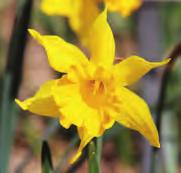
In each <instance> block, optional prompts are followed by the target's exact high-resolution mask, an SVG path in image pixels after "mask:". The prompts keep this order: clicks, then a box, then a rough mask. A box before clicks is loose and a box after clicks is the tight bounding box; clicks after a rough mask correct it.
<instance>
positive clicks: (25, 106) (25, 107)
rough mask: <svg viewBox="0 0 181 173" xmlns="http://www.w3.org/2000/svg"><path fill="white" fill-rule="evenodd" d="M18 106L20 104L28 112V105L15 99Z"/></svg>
mask: <svg viewBox="0 0 181 173" xmlns="http://www.w3.org/2000/svg"><path fill="white" fill-rule="evenodd" d="M15 102H16V104H18V105H19V106H20V107H21V108H22V109H23V110H27V109H28V107H27V105H26V104H24V103H23V102H22V101H20V100H18V99H15Z"/></svg>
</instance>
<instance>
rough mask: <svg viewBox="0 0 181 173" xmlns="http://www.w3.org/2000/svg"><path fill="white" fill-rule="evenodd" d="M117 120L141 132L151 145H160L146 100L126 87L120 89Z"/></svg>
mask: <svg viewBox="0 0 181 173" xmlns="http://www.w3.org/2000/svg"><path fill="white" fill-rule="evenodd" d="M117 94H118V100H119V101H118V103H119V105H117V107H116V108H115V110H116V111H117V116H116V117H115V119H116V121H117V122H119V123H121V124H122V125H124V126H126V127H128V128H131V129H134V130H136V131H138V132H140V133H141V134H142V135H143V136H144V137H145V138H146V139H147V140H148V141H149V142H150V144H151V145H153V146H155V147H160V143H159V136H158V131H157V129H156V126H155V124H154V122H153V119H152V117H151V114H150V110H149V108H148V106H147V104H146V103H145V101H144V100H143V99H142V98H140V97H139V96H137V95H136V94H134V93H133V92H131V91H129V90H128V89H126V88H123V87H122V88H119V89H118V93H117Z"/></svg>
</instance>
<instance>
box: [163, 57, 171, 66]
mask: <svg viewBox="0 0 181 173" xmlns="http://www.w3.org/2000/svg"><path fill="white" fill-rule="evenodd" d="M170 60H171V58H166V59H164V60H163V65H165V64H168V63H169V62H170Z"/></svg>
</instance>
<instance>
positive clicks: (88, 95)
mask: <svg viewBox="0 0 181 173" xmlns="http://www.w3.org/2000/svg"><path fill="white" fill-rule="evenodd" d="M80 92H81V93H82V98H83V99H84V101H85V102H86V103H87V104H88V105H89V106H91V107H95V108H97V107H99V106H101V105H102V104H104V103H105V100H106V86H105V84H104V82H103V81H101V80H88V81H85V82H83V84H82V85H81V87H80Z"/></svg>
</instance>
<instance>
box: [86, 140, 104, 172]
mask: <svg viewBox="0 0 181 173" xmlns="http://www.w3.org/2000/svg"><path fill="white" fill-rule="evenodd" d="M88 150H89V151H88V156H89V161H88V165H89V166H88V169H89V171H88V172H89V173H100V162H101V153H102V137H100V138H97V139H96V141H91V142H90V143H89V146H88Z"/></svg>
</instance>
